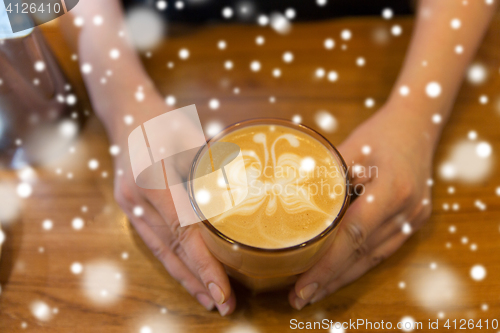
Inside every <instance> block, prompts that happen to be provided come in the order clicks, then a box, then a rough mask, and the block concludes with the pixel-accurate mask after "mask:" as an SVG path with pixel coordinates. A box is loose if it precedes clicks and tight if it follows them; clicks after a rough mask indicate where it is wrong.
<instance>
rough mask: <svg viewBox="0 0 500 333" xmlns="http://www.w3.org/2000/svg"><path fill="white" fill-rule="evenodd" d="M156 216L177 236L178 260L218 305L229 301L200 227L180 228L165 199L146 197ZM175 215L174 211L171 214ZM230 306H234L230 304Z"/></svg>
mask: <svg viewBox="0 0 500 333" xmlns="http://www.w3.org/2000/svg"><path fill="white" fill-rule="evenodd" d="M148 199H150V201H151V203H152V204H153V206H154V207H155V208H156V209H157V211H158V213H159V214H160V215H161V216H162V217H163V218H164V219H165V220H166V221H167V224H168V225H169V227H170V230H171V233H172V234H173V236H174V237H176V239H177V241H178V244H179V246H176V247H175V249H174V251H175V253H176V254H177V255H178V256H179V257H181V259H182V260H183V262H184V263H185V264H186V266H187V267H188V268H189V269H190V270H191V272H192V273H193V274H194V275H195V276H196V277H197V278H198V279H199V281H200V282H201V283H202V284H203V285H204V286H205V287H206V289H207V291H208V292H209V293H210V295H211V296H212V298H213V300H214V301H215V302H216V303H217V304H219V305H221V304H223V303H225V302H226V301H227V300H229V299H230V296H231V285H230V283H229V278H228V276H227V274H226V271H225V270H224V267H223V266H222V264H221V263H220V261H219V260H217V259H216V258H215V257H214V256H213V255H212V254H211V253H210V251H209V250H208V248H207V246H206V245H205V242H204V241H203V238H202V237H201V234H200V231H199V226H198V225H190V226H187V227H181V226H180V223H179V220H178V219H177V218H175V219H172V216H171V215H172V214H171V213H170V212H168V210H170V211H171V210H172V209H173V205H171V206H170V207H169V206H168V205H167V204H166V202H167V200H159V198H158V197H157V196H148ZM174 214H175V212H174ZM234 304H236V303H235V302H234ZM229 306H230V307H231V306H233V305H231V304H229ZM233 310H234V308H232V307H231V308H230V310H229V313H230V312H232V311H233Z"/></svg>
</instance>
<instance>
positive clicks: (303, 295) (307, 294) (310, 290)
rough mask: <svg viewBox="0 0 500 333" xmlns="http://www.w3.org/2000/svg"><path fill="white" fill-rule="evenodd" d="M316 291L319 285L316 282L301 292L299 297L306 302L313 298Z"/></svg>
mask: <svg viewBox="0 0 500 333" xmlns="http://www.w3.org/2000/svg"><path fill="white" fill-rule="evenodd" d="M316 289H318V284H317V283H316V282H314V283H311V284H308V285H307V286H305V287H304V288H302V289H301V290H300V291H299V296H300V298H302V299H303V300H304V301H306V300H308V299H309V297H311V296H312V295H313V294H314V292H315V291H316Z"/></svg>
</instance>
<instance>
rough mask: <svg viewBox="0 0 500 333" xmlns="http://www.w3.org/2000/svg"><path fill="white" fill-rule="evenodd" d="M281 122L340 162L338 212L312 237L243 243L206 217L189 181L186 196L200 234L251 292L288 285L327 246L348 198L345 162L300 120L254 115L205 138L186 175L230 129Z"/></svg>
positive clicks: (313, 262) (226, 266) (191, 171)
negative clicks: (280, 243)
mask: <svg viewBox="0 0 500 333" xmlns="http://www.w3.org/2000/svg"><path fill="white" fill-rule="evenodd" d="M258 125H266V126H273V125H274V126H283V127H286V128H288V129H293V130H297V131H300V132H301V133H304V134H307V135H308V136H310V137H312V138H313V139H315V141H316V142H317V144H320V145H322V146H323V147H324V148H326V149H327V150H328V152H329V153H330V154H331V156H332V157H333V159H334V160H335V161H336V163H337V165H338V166H340V171H341V174H342V177H343V178H342V179H343V180H342V181H343V182H345V187H344V188H345V191H343V197H342V198H341V200H342V201H341V208H340V210H339V211H338V214H337V215H336V216H335V217H334V218H332V219H331V221H328V225H327V226H326V229H324V230H323V231H322V232H320V233H318V234H317V235H315V236H314V237H312V238H310V239H308V240H306V241H303V242H301V243H300V244H296V245H293V246H288V247H283V248H261V247H256V246H251V245H247V244H243V243H242V242H240V241H238V240H235V239H233V238H231V237H229V236H227V235H226V234H224V233H223V232H221V231H220V230H218V229H217V228H216V227H215V226H214V225H213V224H212V223H211V222H210V219H207V218H205V216H204V214H203V211H202V209H200V206H199V204H198V203H197V202H196V198H195V195H194V186H193V183H194V182H192V181H190V182H189V188H188V192H189V198H190V201H191V205H192V206H193V208H194V210H195V213H196V214H197V216H198V218H199V219H200V220H201V221H202V222H201V225H200V229H201V234H202V237H203V239H204V241H205V243H206V245H207V247H208V249H209V250H210V251H211V253H212V254H213V255H214V256H215V257H216V258H217V259H218V260H219V261H221V262H222V263H223V264H224V266H225V268H226V271H227V273H228V274H229V276H231V277H233V278H234V279H236V280H238V281H239V282H241V283H242V284H243V285H245V286H246V287H248V288H249V289H251V290H252V291H254V292H263V291H269V290H276V289H281V288H285V287H288V286H290V285H291V284H293V283H294V282H295V281H296V280H297V277H298V275H299V274H301V273H303V272H305V271H306V270H308V269H309V268H310V267H312V266H313V265H314V264H315V263H316V262H317V261H318V260H319V259H320V258H321V256H322V255H323V254H324V252H325V251H326V250H327V249H328V248H329V247H330V245H331V244H332V242H333V241H334V238H335V235H336V233H337V231H338V227H339V225H340V222H341V220H342V218H343V216H344V214H345V211H346V210H347V208H348V206H349V202H350V195H349V175H348V172H347V166H346V163H345V161H344V160H343V158H342V156H341V155H340V153H339V152H338V150H337V149H336V148H335V147H334V146H333V145H332V144H331V143H330V142H329V141H328V140H327V139H326V138H324V137H323V136H322V135H321V134H319V133H317V132H316V131H314V130H312V129H310V128H308V127H306V126H304V125H300V124H295V123H292V122H290V121H287V120H281V119H265V118H263V119H254V120H247V121H243V122H239V123H236V124H233V125H231V126H229V127H227V128H225V129H224V130H222V131H221V132H220V133H219V134H217V135H216V136H214V137H213V138H212V139H210V140H209V141H208V145H206V146H203V147H202V148H201V149H200V150H199V151H198V153H197V155H196V157H195V159H194V161H193V164H192V166H191V170H190V175H189V179H190V180H192V179H194V177H195V175H196V171H197V168H198V166H199V163H200V159H201V158H202V157H203V156H204V155H205V154H207V153H211V152H209V149H210V148H209V147H210V145H211V144H212V145H213V144H215V143H216V142H218V140H220V139H222V138H224V137H225V136H227V135H228V134H229V133H232V132H234V131H236V130H239V129H244V128H247V127H250V126H258Z"/></svg>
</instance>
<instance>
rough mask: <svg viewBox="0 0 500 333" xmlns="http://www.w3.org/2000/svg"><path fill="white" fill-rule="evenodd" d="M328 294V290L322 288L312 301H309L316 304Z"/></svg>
mask: <svg viewBox="0 0 500 333" xmlns="http://www.w3.org/2000/svg"><path fill="white" fill-rule="evenodd" d="M326 295H327V292H326V290H321V291H319V292H318V293H317V294H316V295H315V296H314V297H313V298H312V299H311V300H310V301H309V303H311V304H314V303H316V302H319V301H321V300H322V299H323V298H325V297H326Z"/></svg>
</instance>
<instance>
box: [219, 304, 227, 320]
mask: <svg viewBox="0 0 500 333" xmlns="http://www.w3.org/2000/svg"><path fill="white" fill-rule="evenodd" d="M218 309H219V313H220V315H221V316H222V317H224V316H225V315H227V313H228V312H229V305H228V304H221V305H219V307H218Z"/></svg>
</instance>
